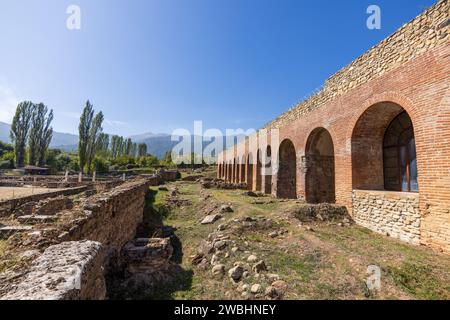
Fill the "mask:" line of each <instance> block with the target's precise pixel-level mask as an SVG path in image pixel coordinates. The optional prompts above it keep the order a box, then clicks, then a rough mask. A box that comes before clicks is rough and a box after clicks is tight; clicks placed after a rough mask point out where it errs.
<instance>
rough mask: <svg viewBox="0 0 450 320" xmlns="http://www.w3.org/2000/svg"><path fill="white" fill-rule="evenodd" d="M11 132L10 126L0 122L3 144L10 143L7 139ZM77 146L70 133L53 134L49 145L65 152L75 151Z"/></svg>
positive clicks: (0, 134)
mask: <svg viewBox="0 0 450 320" xmlns="http://www.w3.org/2000/svg"><path fill="white" fill-rule="evenodd" d="M10 130H11V125H10V124H7V123H4V122H0V140H1V141H3V142H7V143H11V139H10V137H9V131H10ZM77 144H78V136H77V135H75V134H70V133H60V132H54V133H53V139H52V142H51V143H50V147H51V148H60V149H63V150H67V151H73V150H76V148H77Z"/></svg>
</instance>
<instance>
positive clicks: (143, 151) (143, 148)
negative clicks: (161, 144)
mask: <svg viewBox="0 0 450 320" xmlns="http://www.w3.org/2000/svg"><path fill="white" fill-rule="evenodd" d="M146 155H147V144H145V143H140V144H139V146H138V157H145V156H146Z"/></svg>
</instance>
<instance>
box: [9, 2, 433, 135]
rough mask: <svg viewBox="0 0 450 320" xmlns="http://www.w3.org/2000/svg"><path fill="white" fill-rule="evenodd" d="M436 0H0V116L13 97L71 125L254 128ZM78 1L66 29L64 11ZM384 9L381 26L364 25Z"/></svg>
mask: <svg viewBox="0 0 450 320" xmlns="http://www.w3.org/2000/svg"><path fill="white" fill-rule="evenodd" d="M433 3H435V1H434V0H395V1H393V0H370V1H366V0H345V1H331V0H314V1H313V0H308V1H306V0H279V1H275V0H128V1H125V0H121V1H119V0H69V1H65V0H58V1H55V0H40V1H32V0H28V1H25V0H0V43H1V46H0V121H6V122H11V120H10V119H11V117H12V113H13V111H14V108H15V105H16V104H17V102H18V101H20V100H32V101H35V102H41V101H42V102H44V103H46V104H47V105H48V106H49V107H51V108H53V109H54V111H55V120H54V128H55V130H57V131H62V132H70V133H76V132H77V126H78V117H79V114H80V112H81V109H82V107H83V104H84V102H85V101H86V99H90V100H91V102H92V103H93V104H94V107H95V108H96V109H98V110H102V111H103V112H104V114H105V118H106V119H107V120H106V123H105V125H104V129H105V131H107V132H109V133H116V134H122V135H131V134H138V133H143V132H148V131H151V132H155V133H160V132H164V133H171V132H172V130H174V129H176V128H186V129H189V130H192V127H193V121H194V120H202V121H203V123H204V124H203V125H204V128H218V129H221V130H224V129H225V128H238V127H239V128H243V129H248V128H259V127H261V126H263V125H264V124H265V123H267V122H268V121H270V120H271V119H273V118H275V117H276V116H278V115H279V114H281V113H283V112H284V111H286V110H287V109H288V108H289V107H291V106H292V105H294V104H295V103H297V102H298V101H299V100H302V98H303V97H304V96H305V95H307V94H309V93H310V92H312V91H313V90H315V89H316V88H317V87H319V86H320V85H321V84H322V83H323V82H324V80H325V79H326V78H328V77H329V76H330V75H332V74H333V73H335V72H336V71H338V70H339V69H340V68H342V67H343V66H345V65H346V64H348V63H350V62H351V61H352V60H353V59H355V58H356V57H358V56H359V55H361V54H362V53H364V52H365V51H366V50H368V49H369V48H370V47H372V46H373V45H375V44H376V43H378V42H379V41H381V40H382V39H383V38H385V37H386V36H388V35H390V34H391V33H393V32H394V31H395V30H396V29H397V28H399V27H401V26H402V25H403V24H404V23H406V22H408V21H410V20H411V19H412V18H414V17H415V16H416V15H418V14H419V13H421V12H422V11H423V10H424V9H425V8H427V7H429V6H430V5H432V4H433ZM71 4H76V5H79V7H80V9H81V30H72V31H71V30H68V29H67V28H66V20H67V17H68V15H67V14H66V9H67V7H68V6H69V5H71ZM371 4H376V5H378V6H380V8H381V12H382V28H381V30H369V29H367V28H366V20H367V17H368V14H366V9H367V7H368V6H369V5H371Z"/></svg>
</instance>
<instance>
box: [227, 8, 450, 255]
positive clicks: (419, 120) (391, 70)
mask: <svg viewBox="0 0 450 320" xmlns="http://www.w3.org/2000/svg"><path fill="white" fill-rule="evenodd" d="M449 12H450V1H449V0H444V1H440V2H439V3H437V4H436V5H434V6H433V7H431V8H430V9H429V10H427V11H425V12H424V13H423V14H421V15H420V16H419V17H417V18H416V19H414V20H413V21H411V22H410V23H408V24H406V25H405V26H403V27H402V28H401V29H400V30H398V31H397V32H396V33H394V34H393V35H392V36H390V37H389V38H387V39H386V40H384V41H382V42H381V43H380V44H378V45H377V46H375V47H374V48H372V49H371V50H369V51H368V52H367V53H365V54H363V55H362V56H361V57H359V58H358V59H356V60H355V61H354V62H352V63H351V64H350V65H348V66H347V67H345V68H344V69H342V70H341V71H339V72H338V73H337V74H336V75H334V76H332V77H331V78H330V79H328V80H327V82H326V84H325V86H324V88H323V90H321V91H320V92H319V93H317V94H316V95H314V96H312V97H311V98H309V99H307V100H306V101H304V102H302V103H301V104H299V105H298V106H297V107H295V108H293V109H291V110H289V111H288V112H286V113H285V114H283V115H282V116H280V117H279V118H278V119H276V120H275V121H273V122H272V123H270V124H269V125H268V126H266V128H278V129H279V132H278V135H279V141H284V140H289V141H291V142H292V144H293V145H294V148H295V154H296V159H297V160H296V162H297V164H296V168H295V170H290V172H294V171H295V177H293V176H282V179H281V181H278V180H280V179H279V177H277V175H273V177H272V185H273V187H272V194H277V193H278V194H279V193H280V190H282V189H283V188H286V187H287V186H288V182H292V181H295V184H296V193H297V194H296V196H297V197H299V198H302V197H305V195H306V171H305V170H302V167H301V163H302V161H301V159H302V158H303V157H305V156H306V154H307V152H306V150H307V148H306V145H307V141H308V139H309V138H310V135H311V134H312V133H313V132H314V131H315V130H316V129H317V128H324V129H326V130H327V131H328V132H329V133H330V135H331V138H332V140H333V145H334V164H335V179H334V180H335V191H336V202H337V204H340V205H344V206H346V207H347V209H348V210H349V212H352V210H353V203H352V202H353V190H354V189H369V190H373V189H375V190H381V189H383V187H384V172H383V157H382V137H383V135H384V131H385V130H386V128H387V126H388V125H389V123H390V121H391V120H393V118H394V117H395V115H397V114H398V113H400V112H402V111H406V112H407V113H408V115H409V117H410V118H411V121H412V124H413V127H414V135H415V140H416V149H417V166H418V180H419V181H418V182H419V189H420V191H419V195H418V197H419V212H420V216H421V223H420V243H421V244H424V245H428V246H431V247H434V248H436V249H439V250H443V251H445V252H448V253H450V89H449V78H448V75H449V74H450V58H449V57H450V45H449V44H450V26H449V24H448V21H449V19H450V16H449ZM271 140H272V139H271V137H270V136H269V139H268V141H269V142H268V143H269V145H270V143H271ZM274 140H275V139H274ZM271 147H272V153H273V158H274V159H276V160H277V159H279V157H278V153H279V152H278V146H276V145H275V144H273V145H271ZM258 148H264V146H258V145H257V146H254V145H252V144H250V143H249V139H247V140H245V141H243V142H241V145H239V146H237V147H235V148H234V150H244V151H240V152H239V153H238V154H237V156H242V155H244V156H246V155H247V154H249V153H252V154H256V152H257V150H258ZM230 155H231V156H230ZM232 157H235V155H234V153H233V150H228V152H224V154H221V155H219V158H220V159H223V161H227V160H228V159H230V158H232ZM253 163H255V162H253ZM277 166H278V164H277V163H274V170H275V171H276V169H277ZM282 174H283V173H282ZM281 192H284V191H281Z"/></svg>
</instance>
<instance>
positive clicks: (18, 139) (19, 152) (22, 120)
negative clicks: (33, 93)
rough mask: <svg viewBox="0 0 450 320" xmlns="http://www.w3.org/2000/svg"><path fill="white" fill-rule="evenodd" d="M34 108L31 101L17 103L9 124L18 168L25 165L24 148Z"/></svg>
mask: <svg viewBox="0 0 450 320" xmlns="http://www.w3.org/2000/svg"><path fill="white" fill-rule="evenodd" d="M34 108H35V106H34V104H33V103H32V102H31V101H24V102H21V103H19V104H18V105H17V108H16V113H15V115H14V118H13V121H12V124H11V131H10V137H11V141H12V142H13V144H14V156H15V160H16V167H18V168H21V167H23V166H24V165H25V149H26V144H27V139H28V134H29V129H30V124H31V118H32V115H33V111H34Z"/></svg>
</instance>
